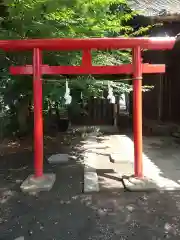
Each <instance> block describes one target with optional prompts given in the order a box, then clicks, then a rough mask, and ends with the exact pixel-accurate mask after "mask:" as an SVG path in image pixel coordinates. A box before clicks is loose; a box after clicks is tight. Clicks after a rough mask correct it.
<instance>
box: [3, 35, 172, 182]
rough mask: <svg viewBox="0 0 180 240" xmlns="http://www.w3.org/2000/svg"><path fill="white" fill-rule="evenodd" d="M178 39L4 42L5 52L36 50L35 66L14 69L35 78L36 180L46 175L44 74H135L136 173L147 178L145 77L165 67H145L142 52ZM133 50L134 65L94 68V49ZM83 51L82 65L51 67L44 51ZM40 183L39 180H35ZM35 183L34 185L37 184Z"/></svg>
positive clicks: (163, 69)
mask: <svg viewBox="0 0 180 240" xmlns="http://www.w3.org/2000/svg"><path fill="white" fill-rule="evenodd" d="M174 44H175V38H171V37H163V38H92V39H33V40H31V39H28V40H5V41H4V40H3V41H0V49H3V50H4V51H25V50H31V51H33V64H32V65H26V66H11V67H10V73H11V74H15V75H17V74H21V75H22V74H23V75H33V89H34V90H33V91H34V163H35V165H34V166H35V174H34V181H35V180H37V179H39V180H40V181H41V179H43V178H44V175H43V119H42V75H43V74H49V75H53V74H76V75H79V74H132V75H133V125H134V174H135V176H136V177H137V178H142V177H143V164H142V74H143V73H163V72H165V65H164V64H160V65H153V64H142V61H141V50H143V49H151V50H166V49H172V48H173V46H174ZM107 49H132V64H123V65H120V66H93V65H92V61H91V50H107ZM43 50H49V51H54V50H55V51H58V50H59V51H73V50H81V51H82V53H83V55H82V64H81V66H49V65H43V63H42V51H43ZM35 182H36V181H35ZM33 183H34V182H33Z"/></svg>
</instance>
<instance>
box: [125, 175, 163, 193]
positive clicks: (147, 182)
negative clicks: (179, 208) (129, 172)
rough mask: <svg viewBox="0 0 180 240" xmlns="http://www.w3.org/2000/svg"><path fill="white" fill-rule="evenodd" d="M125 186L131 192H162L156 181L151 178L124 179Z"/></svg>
mask: <svg viewBox="0 0 180 240" xmlns="http://www.w3.org/2000/svg"><path fill="white" fill-rule="evenodd" d="M122 181H123V185H124V187H125V189H126V190H128V191H130V192H149V191H157V190H160V188H159V187H158V185H157V184H156V182H155V181H153V180H152V179H149V178H145V177H143V178H137V177H134V176H131V177H126V176H123V177H122Z"/></svg>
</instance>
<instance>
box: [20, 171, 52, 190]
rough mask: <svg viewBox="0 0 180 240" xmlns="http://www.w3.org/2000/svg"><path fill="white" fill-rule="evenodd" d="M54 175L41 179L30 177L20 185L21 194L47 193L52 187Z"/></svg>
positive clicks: (46, 175) (47, 175)
mask: <svg viewBox="0 0 180 240" xmlns="http://www.w3.org/2000/svg"><path fill="white" fill-rule="evenodd" d="M55 180H56V175H55V174H53V173H49V174H44V175H43V176H42V177H38V178H35V177H34V175H30V176H29V177H28V178H27V179H26V180H25V181H24V182H23V183H22V185H21V190H22V191H23V192H29V193H32V192H33V193H36V192H41V191H49V190H51V188H52V187H53V184H54V182H55Z"/></svg>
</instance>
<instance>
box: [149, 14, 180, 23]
mask: <svg viewBox="0 0 180 240" xmlns="http://www.w3.org/2000/svg"><path fill="white" fill-rule="evenodd" d="M149 18H150V19H151V20H152V21H153V22H180V14H168V15H163V16H149Z"/></svg>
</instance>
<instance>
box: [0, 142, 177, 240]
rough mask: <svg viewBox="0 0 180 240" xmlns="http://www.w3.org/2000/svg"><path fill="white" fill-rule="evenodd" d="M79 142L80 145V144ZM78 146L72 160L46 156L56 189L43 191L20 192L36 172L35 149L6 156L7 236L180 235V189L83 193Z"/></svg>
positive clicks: (132, 238)
mask: <svg viewBox="0 0 180 240" xmlns="http://www.w3.org/2000/svg"><path fill="white" fill-rule="evenodd" d="M75 145H76V147H77V148H78V149H80V146H81V144H80V143H78V144H77V142H76V144H75ZM66 150H67V148H66ZM73 151H76V156H77V158H74V159H73V160H71V161H70V163H68V164H64V165H61V166H55V165H54V166H50V165H49V164H48V163H47V162H46V161H45V169H46V172H47V171H50V172H55V173H56V176H57V180H56V183H55V185H54V187H53V189H52V190H51V191H50V192H44V193H40V194H38V195H37V196H29V195H25V194H23V193H21V192H20V191H19V185H20V182H21V181H22V180H23V179H24V178H26V177H27V175H28V174H29V173H32V168H33V161H32V153H31V152H24V153H20V154H18V155H10V154H9V155H8V157H6V156H4V157H2V158H1V159H0V168H1V175H0V184H1V185H0V188H1V202H0V212H1V214H0V232H1V235H0V239H1V240H10V239H12V240H13V239H15V238H17V237H20V236H23V237H24V239H25V240H29V239H33V240H39V239H43V240H53V239H54V240H75V239H77V240H86V239H89V240H90V239H91V240H96V239H97V240H107V239H109V240H116V239H117V240H119V239H122V240H127V239H128V240H140V239H146V240H162V239H179V237H180V228H179V226H180V192H179V191H177V192H167V191H166V192H152V193H140V192H138V193H135V192H134V193H133V192H125V191H124V190H117V189H116V190H115V189H114V190H113V189H112V191H111V192H106V193H105V192H102V193H96V194H95V193H94V194H83V193H82V185H83V166H82V165H81V164H80V161H79V160H78V155H80V153H79V152H77V149H73ZM78 151H79V150H78ZM47 154H48V153H47ZM10 169H11V170H10ZM5 192H6V196H5V195H4V198H3V196H2V195H3V194H5Z"/></svg>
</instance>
